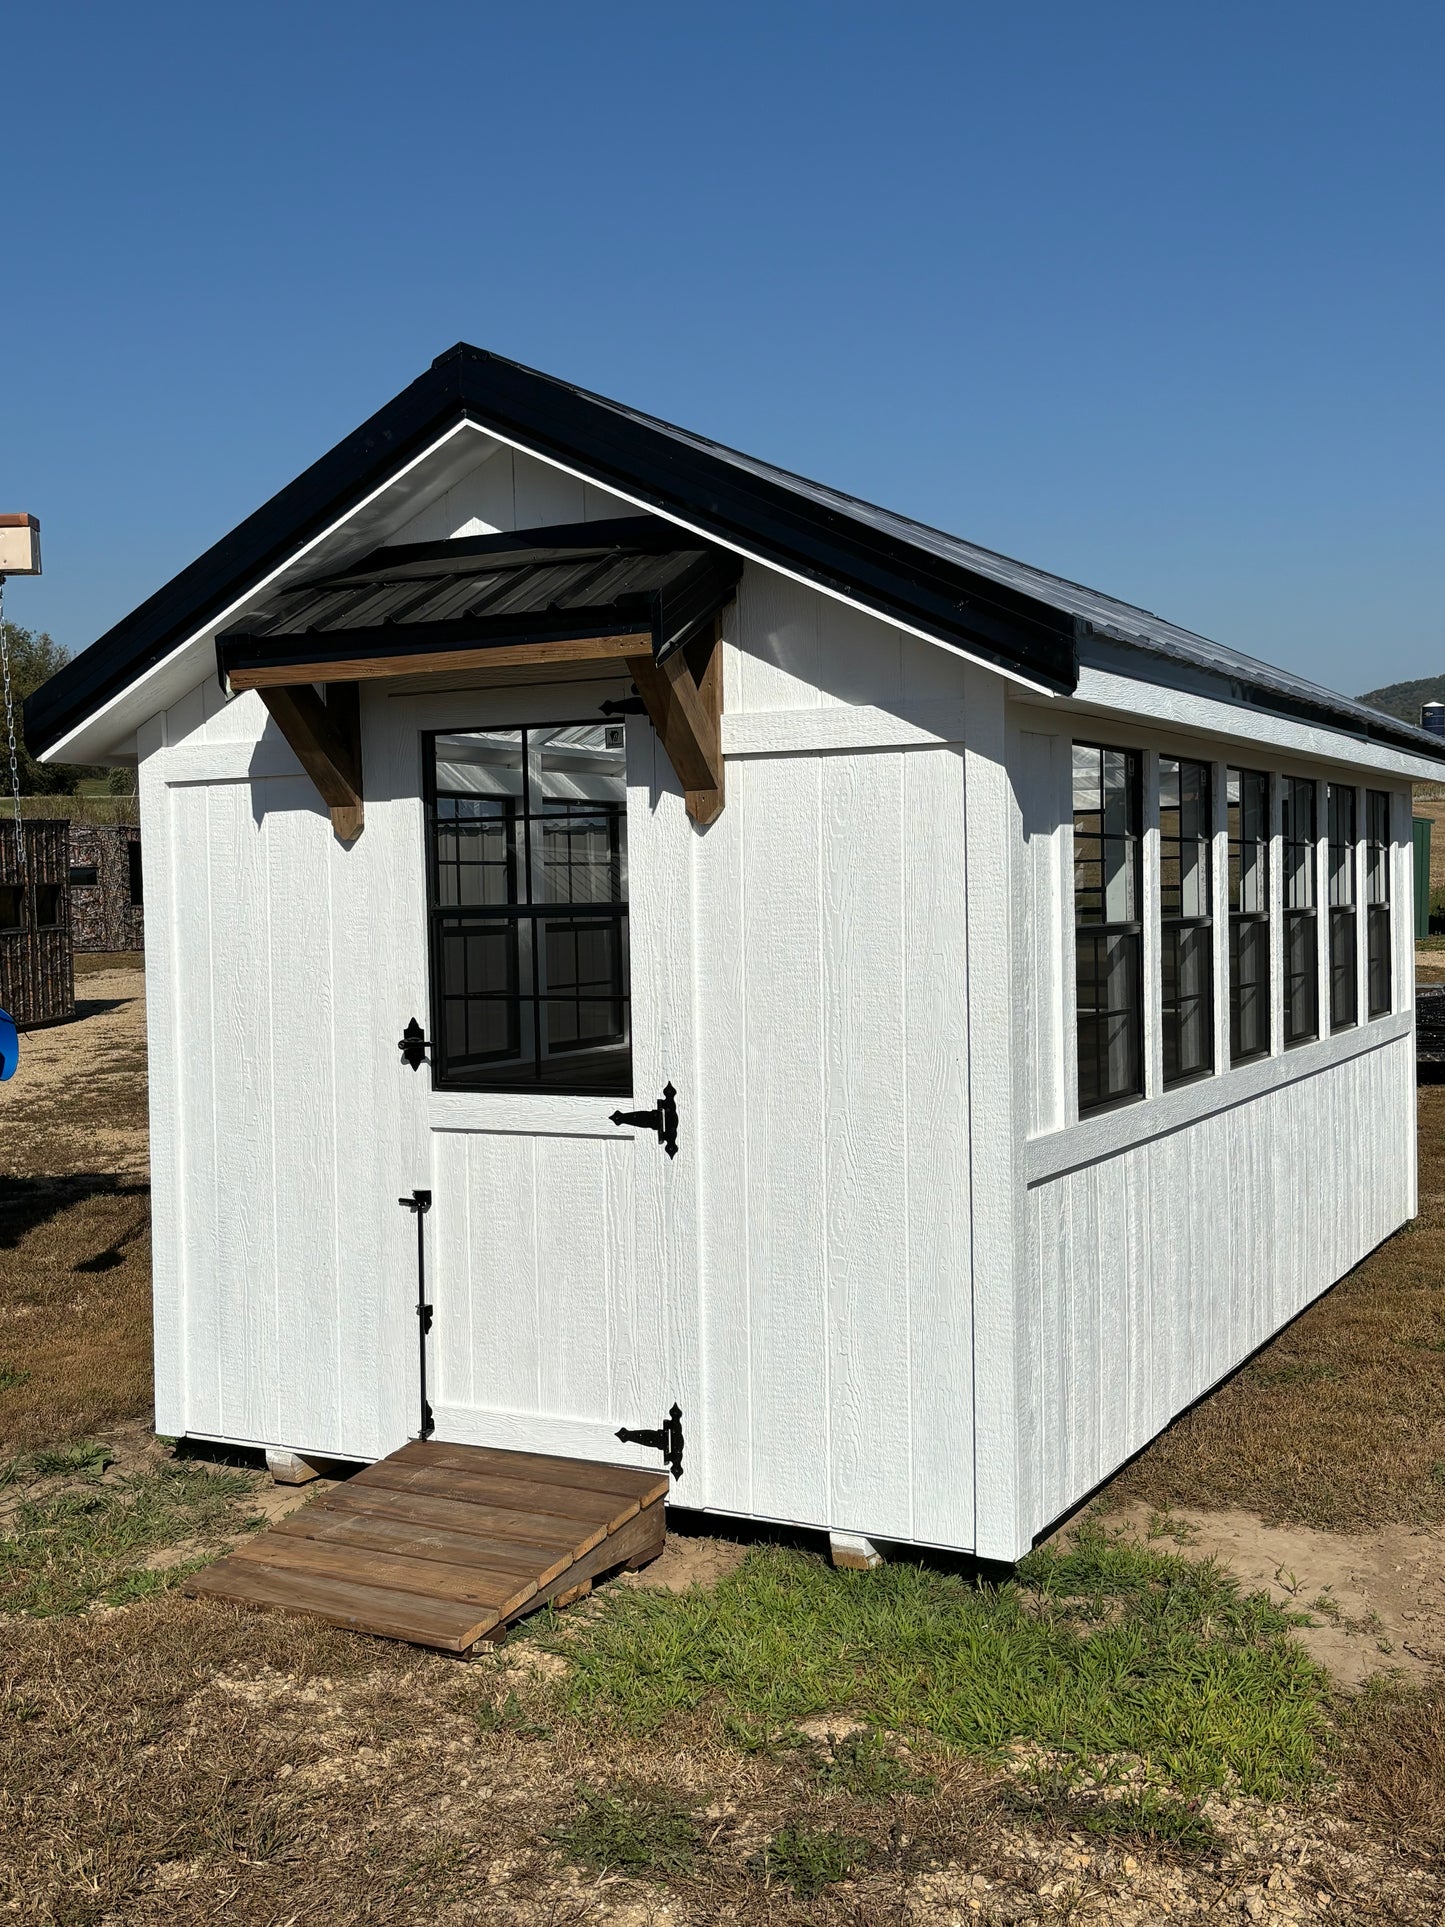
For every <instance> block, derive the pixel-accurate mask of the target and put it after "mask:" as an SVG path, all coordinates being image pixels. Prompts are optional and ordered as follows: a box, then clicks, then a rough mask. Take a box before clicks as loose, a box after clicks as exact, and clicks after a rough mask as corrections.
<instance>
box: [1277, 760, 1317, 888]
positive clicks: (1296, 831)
mask: <svg viewBox="0 0 1445 1927" xmlns="http://www.w3.org/2000/svg"><path fill="white" fill-rule="evenodd" d="M1282 804H1283V808H1282V815H1283V828H1284V904H1285V908H1286V910H1308V909H1311V908H1313V906H1314V900H1315V838H1316V831H1315V786H1314V784H1313V783H1312V782H1310V781H1308V779H1305V778H1300V777H1290V778H1289V779H1288V781H1287V782H1286V783H1285V786H1284V795H1283V799H1282Z"/></svg>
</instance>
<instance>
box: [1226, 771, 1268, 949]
mask: <svg viewBox="0 0 1445 1927" xmlns="http://www.w3.org/2000/svg"><path fill="white" fill-rule="evenodd" d="M1228 802H1229V907H1230V909H1231V910H1237V911H1239V912H1241V913H1242V914H1245V915H1249V916H1264V915H1267V914H1268V911H1269V778H1268V776H1266V775H1265V774H1264V773H1263V771H1261V770H1249V769H1244V770H1241V769H1232V770H1230V772H1229V797H1228Z"/></svg>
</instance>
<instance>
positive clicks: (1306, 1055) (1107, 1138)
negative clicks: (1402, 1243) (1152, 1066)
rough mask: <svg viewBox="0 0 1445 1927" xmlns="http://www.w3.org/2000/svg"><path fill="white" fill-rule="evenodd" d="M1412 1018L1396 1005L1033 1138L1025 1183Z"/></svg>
mask: <svg viewBox="0 0 1445 1927" xmlns="http://www.w3.org/2000/svg"><path fill="white" fill-rule="evenodd" d="M1414 1025H1415V1014H1414V1012H1413V1011H1409V1010H1404V1011H1397V1012H1396V1013H1395V1014H1394V1015H1393V1016H1392V1017H1376V1018H1375V1019H1374V1020H1373V1022H1371V1023H1368V1024H1358V1025H1356V1026H1355V1028H1354V1029H1352V1030H1346V1031H1341V1032H1340V1033H1339V1035H1338V1036H1335V1037H1325V1038H1321V1039H1320V1040H1319V1041H1318V1042H1317V1043H1313V1044H1298V1045H1296V1046H1295V1047H1294V1048H1293V1049H1292V1050H1287V1051H1284V1052H1282V1053H1281V1054H1280V1055H1279V1056H1278V1057H1261V1058H1257V1059H1256V1060H1255V1061H1254V1062H1253V1063H1249V1064H1239V1065H1236V1066H1234V1067H1233V1068H1231V1069H1228V1070H1224V1071H1221V1072H1219V1073H1217V1074H1216V1075H1215V1076H1213V1077H1201V1078H1197V1079H1195V1080H1194V1081H1193V1082H1192V1083H1189V1084H1182V1085H1180V1086H1179V1087H1178V1088H1177V1089H1175V1090H1172V1091H1163V1092H1161V1093H1160V1094H1159V1096H1158V1097H1149V1098H1140V1099H1139V1100H1138V1102H1137V1103H1134V1104H1125V1105H1121V1106H1120V1107H1119V1108H1118V1109H1117V1110H1111V1111H1102V1112H1100V1113H1098V1114H1097V1115H1096V1116H1094V1117H1086V1118H1083V1119H1081V1120H1080V1121H1079V1123H1077V1124H1070V1125H1067V1126H1065V1127H1064V1128H1063V1129H1062V1130H1058V1131H1050V1132H1047V1133H1046V1134H1045V1135H1043V1136H1041V1137H1033V1138H1030V1139H1029V1140H1028V1141H1027V1142H1026V1143H1025V1145H1024V1147H1023V1160H1022V1161H1023V1173H1024V1182H1025V1183H1026V1184H1040V1183H1042V1182H1043V1181H1044V1180H1045V1179H1047V1178H1056V1177H1061V1176H1062V1175H1063V1173H1064V1172H1066V1171H1073V1170H1076V1169H1078V1168H1079V1166H1081V1165H1085V1164H1094V1163H1097V1162H1098V1160H1099V1159H1100V1158H1107V1157H1113V1156H1115V1155H1116V1154H1117V1153H1118V1152H1120V1151H1127V1150H1130V1149H1132V1148H1133V1146H1135V1145H1136V1144H1147V1143H1148V1142H1149V1140H1150V1139H1151V1138H1157V1137H1165V1136H1167V1135H1168V1133H1169V1132H1171V1131H1180V1130H1183V1129H1185V1128H1186V1126H1188V1125H1190V1124H1197V1123H1198V1122H1199V1121H1200V1119H1201V1118H1206V1117H1214V1116H1216V1115H1217V1114H1218V1113H1219V1112H1221V1111H1228V1110H1232V1109H1233V1108H1234V1106H1235V1105H1236V1104H1248V1103H1249V1102H1251V1100H1252V1099H1254V1098H1256V1097H1263V1096H1265V1095H1266V1093H1268V1092H1269V1091H1275V1090H1279V1089H1281V1088H1282V1087H1283V1086H1284V1085H1286V1084H1297V1083H1299V1082H1300V1081H1301V1080H1302V1079H1304V1078H1306V1077H1316V1076H1318V1075H1319V1073H1320V1072H1321V1071H1327V1070H1331V1069H1332V1068H1333V1067H1334V1066H1335V1065H1336V1064H1345V1063H1348V1062H1349V1060H1350V1059H1351V1058H1352V1057H1363V1056H1364V1055H1365V1054H1366V1053H1367V1052H1368V1051H1372V1050H1379V1049H1381V1048H1382V1047H1383V1046H1384V1045H1386V1044H1393V1043H1397V1042H1398V1041H1399V1040H1400V1039H1401V1038H1402V1037H1408V1036H1409V1035H1410V1034H1411V1032H1412V1031H1413V1029H1414Z"/></svg>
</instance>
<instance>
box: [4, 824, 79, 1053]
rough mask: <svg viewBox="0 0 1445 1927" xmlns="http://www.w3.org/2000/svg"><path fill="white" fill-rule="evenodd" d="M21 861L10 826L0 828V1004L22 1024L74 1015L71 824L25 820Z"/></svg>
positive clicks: (45, 1021) (55, 1019)
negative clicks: (70, 886) (70, 876)
mask: <svg viewBox="0 0 1445 1927" xmlns="http://www.w3.org/2000/svg"><path fill="white" fill-rule="evenodd" d="M24 827H25V843H24V848H25V861H24V864H23V865H22V864H21V863H20V861H19V857H18V853H17V851H16V847H15V827H14V824H13V823H9V822H7V823H5V824H3V826H0V1009H4V1010H8V1011H9V1013H10V1015H11V1016H12V1017H13V1018H14V1019H15V1022H16V1023H17V1024H18V1025H19V1026H20V1027H21V1028H22V1029H26V1028H28V1027H29V1026H30V1025H33V1024H53V1023H56V1022H58V1021H59V1020H60V1019H62V1018H65V1017H73V1016H74V1015H75V970H74V963H73V960H72V957H71V951H70V893H69V889H68V887H67V883H68V878H69V873H70V869H69V866H70V825H69V823H67V822H64V821H59V822H56V821H50V820H48V819H47V820H43V821H42V820H38V819H37V820H31V821H29V822H27V823H26V824H25V826H24Z"/></svg>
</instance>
